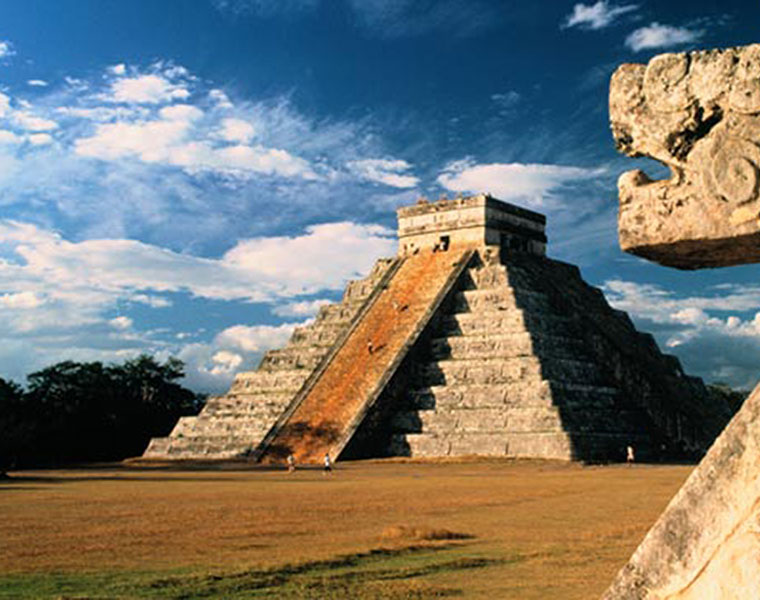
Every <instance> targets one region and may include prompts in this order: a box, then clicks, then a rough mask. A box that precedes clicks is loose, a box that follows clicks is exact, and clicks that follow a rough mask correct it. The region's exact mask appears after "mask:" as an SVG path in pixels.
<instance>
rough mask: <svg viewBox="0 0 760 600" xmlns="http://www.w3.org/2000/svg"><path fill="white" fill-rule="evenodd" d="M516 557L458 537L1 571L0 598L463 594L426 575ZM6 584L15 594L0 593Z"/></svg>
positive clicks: (395, 598)
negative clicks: (311, 555) (237, 565)
mask: <svg viewBox="0 0 760 600" xmlns="http://www.w3.org/2000/svg"><path fill="white" fill-rule="evenodd" d="M521 560H523V557H516V558H514V559H496V558H486V557H482V556H472V555H468V554H467V553H466V549H465V548H464V547H463V545H462V544H451V543H449V544H423V545H414V546H405V547H403V548H379V549H373V550H370V551H368V552H362V553H356V554H350V555H345V556H338V557H336V558H333V559H329V560H320V561H309V562H303V563H298V564H289V565H284V566H281V567H276V568H271V569H261V570H246V571H240V572H232V573H218V574H202V575H199V574H193V573H187V572H181V573H176V574H172V575H171V576H168V577H166V576H163V577H156V576H155V574H154V575H153V576H150V575H148V574H137V573H123V574H120V575H119V574H111V575H106V574H99V575H97V574H91V575H87V574H81V575H78V574H72V575H67V576H63V575H60V574H59V575H53V574H51V575H42V574H39V575H28V576H8V577H0V598H11V597H12V598H62V597H64V598H69V597H71V598H78V599H81V598H92V599H94V598H98V599H101V600H103V599H110V598H165V599H172V600H184V599H191V598H224V599H229V600H242V599H243V598H283V599H289V600H301V599H307V598H308V599H326V598H377V599H386V600H401V599H412V598H417V599H428V598H444V597H454V596H456V597H461V596H462V595H463V593H464V592H463V590H461V589H458V588H456V587H452V586H443V585H440V584H436V583H433V582H431V581H430V579H429V577H431V576H435V575H438V574H444V573H457V572H463V571H468V570H472V569H483V568H486V567H491V566H496V565H504V564H506V563H516V562H520V561H521ZM3 589H5V590H7V591H8V592H10V593H11V594H12V595H10V596H9V595H5V594H4V593H3ZM6 593H7V592H6ZM61 593H64V596H61Z"/></svg>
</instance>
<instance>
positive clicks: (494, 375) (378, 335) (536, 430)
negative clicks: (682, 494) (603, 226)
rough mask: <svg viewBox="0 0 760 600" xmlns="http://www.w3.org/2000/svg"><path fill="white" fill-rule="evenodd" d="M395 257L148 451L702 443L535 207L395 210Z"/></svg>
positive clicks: (617, 455) (697, 448)
mask: <svg viewBox="0 0 760 600" xmlns="http://www.w3.org/2000/svg"><path fill="white" fill-rule="evenodd" d="M398 220H399V252H398V256H396V257H395V258H393V259H380V260H379V261H378V262H377V263H376V265H375V267H374V268H373V269H372V272H371V273H370V274H369V275H368V276H367V277H366V278H365V279H362V280H360V281H355V282H352V283H349V285H348V287H347V288H346V291H345V293H344V296H343V300H342V301H341V302H340V303H337V304H333V305H329V306H326V307H324V308H322V310H321V311H320V313H319V314H318V315H317V317H316V319H315V320H314V321H313V322H312V323H311V324H309V325H305V326H304V327H301V328H298V329H296V331H295V332H294V333H293V336H292V338H291V339H290V342H289V343H288V344H287V346H285V347H284V348H282V349H280V350H272V351H270V352H268V353H267V354H266V355H265V356H264V358H263V360H262V361H261V364H260V366H259V368H258V370H256V371H252V372H245V373H240V374H238V375H237V377H236V379H235V381H234V383H233V385H232V388H231V389H230V391H229V392H228V393H227V394H225V395H224V396H220V397H217V398H211V399H210V400H209V401H208V403H207V404H206V406H205V408H204V409H203V411H202V412H201V413H200V414H199V415H198V416H197V417H184V418H182V419H181V420H180V421H179V423H178V424H177V426H176V428H175V429H174V431H173V432H172V433H171V435H170V436H169V437H166V438H160V439H154V440H153V441H152V442H151V444H150V446H149V448H148V450H147V451H146V453H145V457H146V458H153V459H225V458H242V457H249V458H252V459H256V460H262V461H265V462H277V461H282V460H283V459H284V458H285V457H287V456H288V455H290V454H293V455H294V456H295V458H296V460H297V461H298V462H305V463H315V462H318V461H320V460H321V459H322V457H323V456H324V454H326V453H327V454H330V456H331V457H332V458H333V459H336V458H349V457H350V458H358V457H373V456H456V455H472V454H479V455H492V456H514V457H542V458H559V459H566V460H623V459H624V458H625V448H626V446H627V445H632V446H634V447H635V448H636V451H637V455H638V457H640V458H642V459H647V458H650V459H658V458H660V457H663V456H674V455H683V453H691V454H698V455H701V454H702V453H703V452H704V451H705V450H706V449H707V447H708V446H709V445H710V443H712V440H713V439H714V438H715V436H716V435H717V434H718V432H719V431H720V430H721V429H722V428H723V426H724V425H725V423H726V422H727V420H728V418H729V416H730V411H729V410H728V408H727V407H726V406H720V405H717V404H716V403H715V402H713V401H711V400H710V398H709V397H708V394H707V393H706V390H705V388H704V386H703V385H702V381H701V380H700V379H698V378H694V377H689V376H687V375H685V374H684V373H683V371H682V369H681V366H680V364H679V362H678V360H677V359H675V358H674V357H672V356H668V355H664V354H662V353H661V352H660V351H659V349H658V348H657V344H656V343H655V341H654V339H653V338H652V336H650V335H648V334H642V333H639V332H638V331H636V329H635V328H634V326H633V324H632V323H631V321H630V319H629V318H628V316H627V315H626V314H625V313H623V312H620V311H616V310H613V309H612V308H610V306H609V305H608V304H607V302H606V301H605V299H604V296H603V295H602V293H601V291H600V290H598V289H596V288H593V287H590V286H589V285H587V284H586V283H585V282H584V281H583V280H582V279H581V277H580V273H579V271H578V269H577V268H576V267H574V266H572V265H568V264H565V263H561V262H558V261H555V260H551V259H548V258H546V256H545V255H544V254H545V247H546V237H545V234H544V227H545V222H546V219H545V217H544V216H543V215H540V214H538V213H535V212H532V211H529V210H525V209H522V208H519V207H517V206H513V205H510V204H507V203H504V202H500V201H498V200H495V199H493V198H491V197H489V196H482V195H481V196H473V197H469V198H460V199H456V200H448V201H441V202H436V203H432V204H431V203H427V202H423V203H420V204H417V205H414V206H409V207H405V208H401V209H399V211H398Z"/></svg>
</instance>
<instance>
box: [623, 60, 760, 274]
mask: <svg viewBox="0 0 760 600" xmlns="http://www.w3.org/2000/svg"><path fill="white" fill-rule="evenodd" d="M610 122H611V125H612V134H613V136H614V138H615V144H616V145H617V148H618V150H620V151H621V152H623V153H624V154H627V155H628V156H633V157H637V156H648V157H651V158H653V159H655V160H657V161H660V162H661V163H662V164H663V165H666V166H667V167H669V168H670V173H671V176H670V179H667V180H662V181H652V180H651V179H650V178H649V177H648V176H647V175H646V174H645V173H644V172H643V171H640V170H636V171H630V172H628V173H625V174H623V175H622V176H621V177H620V180H619V182H618V188H619V192H620V213H619V219H618V229H619V233H620V246H621V248H622V249H623V250H625V251H626V252H631V253H633V254H637V255H639V256H642V257H644V258H647V259H650V260H653V261H656V262H658V263H661V264H663V265H668V266H672V267H677V268H679V269H698V268H702V267H717V266H725V265H736V264H742V263H750V262H758V261H760V171H758V169H760V147H758V143H759V142H760V45H752V46H746V47H743V48H729V49H726V50H709V51H700V52H688V53H682V54H661V55H659V56H656V57H654V58H653V59H652V60H650V61H649V63H648V64H646V65H642V64H624V65H622V66H621V67H619V68H618V69H617V71H616V72H615V74H614V75H613V76H612V81H611V83H610Z"/></svg>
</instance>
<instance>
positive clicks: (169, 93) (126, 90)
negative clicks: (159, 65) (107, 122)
mask: <svg viewBox="0 0 760 600" xmlns="http://www.w3.org/2000/svg"><path fill="white" fill-rule="evenodd" d="M189 97H190V92H189V91H188V89H187V88H186V87H184V86H182V85H176V84H173V83H172V82H171V81H169V80H168V79H166V78H165V77H163V76H161V75H156V74H151V75H140V76H138V77H127V78H124V79H117V80H116V81H114V82H113V83H112V84H111V94H110V96H106V98H105V99H107V100H110V101H111V102H125V103H143V104H144V103H147V104H158V103H163V102H171V101H173V100H185V99H187V98H189Z"/></svg>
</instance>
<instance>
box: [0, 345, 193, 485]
mask: <svg viewBox="0 0 760 600" xmlns="http://www.w3.org/2000/svg"><path fill="white" fill-rule="evenodd" d="M182 377H184V363H183V362H182V361H181V360H179V359H176V358H169V359H168V360H167V361H166V362H164V363H160V362H158V361H156V360H155V359H154V358H152V357H150V356H147V355H141V356H138V357H137V358H134V359H131V360H127V361H126V362H124V363H123V364H110V365H104V364H103V363H100V362H86V363H80V362H73V361H64V362H60V363H57V364H55V365H52V366H50V367H47V368H45V369H42V370H40V371H36V372H34V373H31V374H30V375H28V376H27V382H28V383H27V386H26V389H24V388H23V387H22V386H20V385H18V384H17V383H15V382H13V381H7V380H5V379H3V378H1V377H0V472H3V471H6V470H8V469H12V468H18V467H31V466H56V465H62V464H66V463H73V462H86V461H112V460H120V459H123V458H127V457H130V456H139V455H141V454H142V453H143V451H144V450H145V448H146V447H147V445H148V442H149V441H150V439H151V438H152V437H160V436H165V435H168V434H169V432H170V431H171V430H172V428H173V427H174V425H175V423H176V422H177V419H179V417H181V416H186V415H194V414H197V413H198V411H200V409H201V407H202V406H203V404H204V402H205V396H203V395H200V394H196V393H195V392H193V391H191V390H189V389H187V388H185V387H183V386H181V385H180V384H179V383H178V380H180V379H182Z"/></svg>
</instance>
